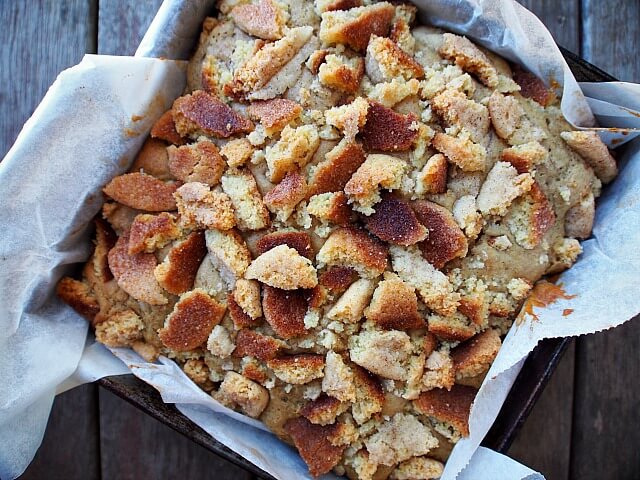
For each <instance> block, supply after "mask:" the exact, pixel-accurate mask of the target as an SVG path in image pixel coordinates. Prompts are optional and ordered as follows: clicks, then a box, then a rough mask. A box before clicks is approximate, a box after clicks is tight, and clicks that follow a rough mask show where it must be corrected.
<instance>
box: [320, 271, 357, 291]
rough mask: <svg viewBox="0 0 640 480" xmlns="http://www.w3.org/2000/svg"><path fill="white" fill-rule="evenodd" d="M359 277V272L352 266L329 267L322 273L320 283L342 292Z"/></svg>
mask: <svg viewBox="0 0 640 480" xmlns="http://www.w3.org/2000/svg"><path fill="white" fill-rule="evenodd" d="M357 279H358V274H357V273H356V271H355V270H354V269H353V268H350V267H337V266H335V267H329V268H327V270H325V271H324V272H322V275H320V285H322V286H324V287H327V288H328V289H329V290H332V291H333V292H336V293H340V292H343V291H344V290H346V289H347V288H348V287H349V285H351V284H352V283H353V282H355V281H356V280H357Z"/></svg>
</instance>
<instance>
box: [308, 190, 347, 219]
mask: <svg viewBox="0 0 640 480" xmlns="http://www.w3.org/2000/svg"><path fill="white" fill-rule="evenodd" d="M307 211H308V212H309V213H310V214H311V215H314V216H315V217H317V218H318V219H320V220H322V221H325V222H328V223H333V224H336V225H346V224H348V223H351V220H352V219H353V210H351V207H350V206H349V198H348V197H347V196H346V195H345V193H344V192H330V193H321V194H320V195H314V196H313V197H311V198H310V199H309V203H308V204H307Z"/></svg>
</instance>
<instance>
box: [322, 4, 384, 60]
mask: <svg viewBox="0 0 640 480" xmlns="http://www.w3.org/2000/svg"><path fill="white" fill-rule="evenodd" d="M394 13H395V9H394V8H393V6H392V5H391V4H389V3H387V2H381V3H377V4H374V5H370V6H367V7H356V8H352V9H350V10H347V11H329V12H324V13H323V14H322V23H321V24H320V40H321V41H323V42H324V43H326V44H329V45H336V44H343V45H346V46H348V47H351V48H353V49H354V50H355V51H356V52H363V51H364V50H365V49H366V48H367V44H368V43H369V37H371V35H378V36H381V37H384V36H386V35H387V33H388V32H389V28H390V27H391V20H392V19H393V15H394Z"/></svg>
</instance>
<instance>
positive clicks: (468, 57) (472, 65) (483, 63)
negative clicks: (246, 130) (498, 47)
mask: <svg viewBox="0 0 640 480" xmlns="http://www.w3.org/2000/svg"><path fill="white" fill-rule="evenodd" d="M442 37H443V43H442V45H441V47H440V48H439V49H438V53H439V54H440V55H442V56H443V57H444V58H446V59H449V60H453V61H455V62H456V65H458V66H459V67H460V68H462V69H463V70H464V71H466V72H469V73H473V74H474V75H476V76H477V77H478V78H479V79H480V81H481V82H482V83H484V84H485V85H486V86H487V87H496V86H498V72H497V70H496V68H495V67H494V66H493V65H492V64H491V61H490V60H489V58H488V57H487V56H486V55H485V54H484V53H483V52H482V51H481V50H480V49H479V48H478V47H476V46H475V45H474V44H473V43H471V42H470V41H469V40H468V39H467V38H466V37H461V36H459V35H454V34H452V33H445V34H444V35H443V36H442Z"/></svg>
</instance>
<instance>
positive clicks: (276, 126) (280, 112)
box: [247, 98, 302, 135]
mask: <svg viewBox="0 0 640 480" xmlns="http://www.w3.org/2000/svg"><path fill="white" fill-rule="evenodd" d="M247 113H248V114H249V117H251V118H252V119H253V120H258V121H259V122H260V123H261V124H262V126H263V127H264V128H265V131H266V132H267V134H268V135H269V134H272V133H275V132H279V131H280V130H282V129H283V128H284V127H286V126H287V125H289V124H290V123H291V122H293V121H294V120H295V119H297V118H298V117H299V116H300V114H301V113H302V107H301V106H300V105H299V104H298V103H296V102H294V101H293V100H288V99H286V98H274V99H271V100H260V101H255V102H251V105H249V107H248V108H247Z"/></svg>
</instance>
